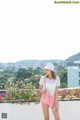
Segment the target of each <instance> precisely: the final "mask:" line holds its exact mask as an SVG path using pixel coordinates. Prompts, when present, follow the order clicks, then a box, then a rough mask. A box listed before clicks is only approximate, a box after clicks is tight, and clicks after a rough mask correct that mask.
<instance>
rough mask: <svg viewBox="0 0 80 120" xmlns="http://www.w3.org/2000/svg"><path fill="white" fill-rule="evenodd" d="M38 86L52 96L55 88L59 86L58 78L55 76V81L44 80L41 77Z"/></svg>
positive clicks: (44, 78)
mask: <svg viewBox="0 0 80 120" xmlns="http://www.w3.org/2000/svg"><path fill="white" fill-rule="evenodd" d="M45 81H46V82H45ZM39 84H40V85H42V86H43V89H46V90H47V91H48V92H49V93H50V95H54V94H55V88H56V87H57V86H60V78H59V77H58V76H57V77H56V79H49V78H46V77H45V76H42V77H41V79H40V81H39ZM45 87H46V88H45Z"/></svg>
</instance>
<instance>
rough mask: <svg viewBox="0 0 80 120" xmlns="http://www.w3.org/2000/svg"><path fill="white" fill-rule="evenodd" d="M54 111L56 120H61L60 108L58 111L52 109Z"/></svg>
mask: <svg viewBox="0 0 80 120" xmlns="http://www.w3.org/2000/svg"><path fill="white" fill-rule="evenodd" d="M52 112H53V115H54V118H55V120H60V116H59V110H58V111H55V112H54V111H53V110H52Z"/></svg>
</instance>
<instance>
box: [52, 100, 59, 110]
mask: <svg viewBox="0 0 80 120" xmlns="http://www.w3.org/2000/svg"><path fill="white" fill-rule="evenodd" d="M52 109H53V111H54V112H56V111H58V102H56V103H55V104H54V105H53V107H52Z"/></svg>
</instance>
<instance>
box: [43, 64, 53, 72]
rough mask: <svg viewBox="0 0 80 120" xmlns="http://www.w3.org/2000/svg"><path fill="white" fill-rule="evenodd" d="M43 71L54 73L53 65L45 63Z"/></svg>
mask: <svg viewBox="0 0 80 120" xmlns="http://www.w3.org/2000/svg"><path fill="white" fill-rule="evenodd" d="M44 69H48V70H51V71H54V65H53V64H52V63H47V65H46V66H45V67H44Z"/></svg>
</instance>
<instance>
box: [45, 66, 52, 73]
mask: <svg viewBox="0 0 80 120" xmlns="http://www.w3.org/2000/svg"><path fill="white" fill-rule="evenodd" d="M44 69H47V70H51V71H53V72H54V70H52V69H50V68H48V67H47V66H45V67H44Z"/></svg>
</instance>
